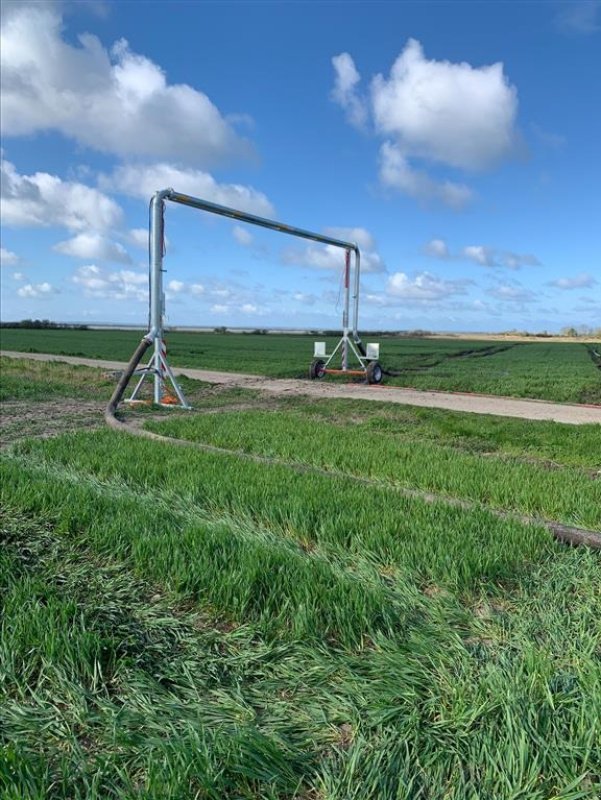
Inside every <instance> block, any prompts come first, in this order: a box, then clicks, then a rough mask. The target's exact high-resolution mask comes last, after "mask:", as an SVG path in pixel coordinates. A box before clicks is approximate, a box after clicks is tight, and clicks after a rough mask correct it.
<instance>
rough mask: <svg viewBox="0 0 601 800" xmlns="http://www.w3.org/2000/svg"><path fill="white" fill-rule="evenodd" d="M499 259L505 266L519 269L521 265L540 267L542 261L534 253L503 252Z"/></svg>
mask: <svg viewBox="0 0 601 800" xmlns="http://www.w3.org/2000/svg"><path fill="white" fill-rule="evenodd" d="M499 260H500V261H501V264H502V265H503V266H504V267H508V268H509V269H519V268H520V267H540V266H541V262H540V261H539V259H538V258H537V257H536V256H535V255H533V254H532V253H510V252H505V253H501V255H500V256H499Z"/></svg>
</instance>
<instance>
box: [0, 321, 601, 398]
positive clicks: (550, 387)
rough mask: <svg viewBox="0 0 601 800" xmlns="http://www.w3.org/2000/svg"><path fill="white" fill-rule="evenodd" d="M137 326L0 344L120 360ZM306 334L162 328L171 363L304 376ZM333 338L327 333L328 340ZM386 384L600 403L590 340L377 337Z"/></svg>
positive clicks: (22, 337)
mask: <svg viewBox="0 0 601 800" xmlns="http://www.w3.org/2000/svg"><path fill="white" fill-rule="evenodd" d="M139 338H140V332H137V331H69V330H44V331H40V330H17V329H3V330H2V332H1V344H2V348H3V349H6V350H22V351H26V352H38V353H44V352H46V353H58V354H63V355H74V356H86V357H88V358H103V359H115V360H119V361H125V360H127V359H128V358H129V357H130V355H131V353H132V352H133V350H134V348H135V345H136V343H137V341H138V340H139ZM313 338H314V337H311V336H294V335H277V334H268V335H254V334H213V333H184V332H174V333H169V334H168V336H167V342H168V347H169V356H170V359H171V361H172V363H173V364H174V365H176V366H181V367H197V368H200V369H217V370H225V371H231V372H249V373H252V374H256V375H268V376H271V377H276V378H286V377H288V378H289V377H295V378H297V377H305V376H306V375H307V371H308V366H309V363H310V361H311V358H312V353H313V344H312V340H313ZM335 341H336V340H335V339H330V340H329V342H330V344H332V343H334V342H335ZM380 343H381V362H382V365H383V367H384V369H385V370H386V371H387V372H388V373H389V374H388V375H387V376H386V382H387V383H388V384H391V385H397V386H412V387H415V388H418V389H436V390H440V391H459V392H480V393H484V394H498V395H510V396H515V397H531V398H539V399H544V400H556V401H559V402H572V403H601V370H600V369H599V367H598V363H599V361H598V359H596V357H595V356H594V346H593V345H586V344H580V343H573V342H565V343H564V342H526V343H523V342H502V341H481V340H478V341H475V340H465V339H453V338H449V339H438V338H436V339H433V338H432V339H428V338H393V337H391V338H387V337H382V338H381V339H380Z"/></svg>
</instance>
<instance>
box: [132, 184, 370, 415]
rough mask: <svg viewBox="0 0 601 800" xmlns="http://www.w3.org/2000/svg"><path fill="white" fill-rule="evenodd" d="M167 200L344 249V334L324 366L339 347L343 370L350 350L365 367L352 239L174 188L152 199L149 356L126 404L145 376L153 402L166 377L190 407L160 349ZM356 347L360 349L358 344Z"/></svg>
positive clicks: (355, 247) (357, 255)
mask: <svg viewBox="0 0 601 800" xmlns="http://www.w3.org/2000/svg"><path fill="white" fill-rule="evenodd" d="M166 200H169V201H171V202H172V203H179V204H180V205H183V206H188V207H190V208H196V209H198V210H200V211H208V212H209V213H211V214H218V215H220V216H222V217H229V218H231V219H235V220H238V221H240V222H247V223H249V224H250V225H258V226H260V227H262V228H269V229H270V230H273V231H278V232H279V233H286V234H288V235H290V236H297V237H299V238H301V239H309V240H311V241H314V242H319V243H320V244H326V245H332V246H333V247H339V248H341V249H343V250H345V251H346V261H345V281H344V311H343V315H342V337H341V339H340V341H339V342H338V344H337V345H336V348H335V350H334V352H333V353H332V354H331V356H330V357H329V358H328V362H327V363H328V364H329V363H330V362H331V360H332V357H333V356H334V353H336V352H337V351H338V350H339V348H342V371H343V372H346V371H347V370H348V363H349V351H350V352H352V353H353V354H354V355H355V357H356V358H357V359H358V361H359V363H360V364H361V367H362V368H364V365H365V359H364V358H363V357H362V356H361V355H360V354H359V352H358V349H360V348H361V338H360V337H359V333H358V322H359V286H360V271H361V253H360V250H359V247H358V245H357V244H356V242H346V241H344V240H342V239H336V238H334V237H332V236H324V235H323V234H320V233H314V232H313V231H308V230H304V229H303V228H296V227H294V226H292V225H286V224H284V223H282V222H277V221H275V220H271V219H266V218H264V217H258V216H256V215H254V214H248V213H246V212H244V211H238V210H237V209H234V208H228V207H227V206H222V205H218V204H217V203H211V202H209V201H208V200H202V199H201V198H199V197H192V196H190V195H187V194H182V193H181V192H176V191H175V190H174V189H162V190H161V191H158V192H156V193H155V194H154V196H153V197H152V200H151V201H150V230H149V237H150V239H149V242H150V297H149V307H150V328H149V330H148V333H147V334H146V335H145V337H144V338H145V339H146V340H147V341H148V342H149V343H153V342H154V352H153V355H152V357H151V359H150V361H149V362H148V364H147V365H146V367H143V368H142V369H141V370H140V373H139V374H141V377H140V378H139V380H138V383H137V385H136V387H135V389H134V391H133V393H132V395H131V397H130V398H129V402H132V401H135V400H136V398H137V396H138V394H139V392H140V389H141V387H142V384H143V382H144V380H145V378H146V377H147V376H149V375H153V376H154V402H155V403H156V404H157V405H164V403H163V402H162V391H163V385H164V382H165V378H168V379H169V382H170V383H171V384H172V386H173V389H174V391H175V393H176V395H177V399H178V401H179V405H181V406H182V407H183V408H190V406H189V405H188V403H187V401H186V398H185V396H184V394H183V392H182V390H181V388H180V386H179V385H178V383H177V381H176V379H175V376H174V375H173V372H172V370H171V368H170V366H169V363H168V360H167V357H166V354H165V351H164V336H163V325H164V315H165V295H164V292H163V272H164V269H163V257H164V232H165V201H166ZM351 252H352V253H354V265H353V266H354V276H353V277H354V282H353V283H354V291H353V324H352V328H351V326H350V324H349V314H350V299H351V295H350V284H351V279H350V271H351V267H350V254H351ZM357 346H358V347H357Z"/></svg>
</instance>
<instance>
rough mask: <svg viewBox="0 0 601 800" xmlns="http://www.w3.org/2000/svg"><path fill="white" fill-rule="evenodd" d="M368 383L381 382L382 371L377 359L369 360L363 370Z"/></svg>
mask: <svg viewBox="0 0 601 800" xmlns="http://www.w3.org/2000/svg"><path fill="white" fill-rule="evenodd" d="M365 376H366V378H367V382H368V383H382V378H383V377H384V373H383V371H382V367H381V366H380V362H379V361H370V362H369V364H368V365H367V369H366V370H365Z"/></svg>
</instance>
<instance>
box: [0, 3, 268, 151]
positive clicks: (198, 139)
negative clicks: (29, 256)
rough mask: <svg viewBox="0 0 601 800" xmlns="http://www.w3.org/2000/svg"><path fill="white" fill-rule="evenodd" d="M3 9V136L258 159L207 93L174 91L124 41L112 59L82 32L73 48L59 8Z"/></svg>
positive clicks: (40, 5) (157, 69)
mask: <svg viewBox="0 0 601 800" xmlns="http://www.w3.org/2000/svg"><path fill="white" fill-rule="evenodd" d="M6 6H7V8H6V9H4V13H3V16H2V43H1V45H2V46H1V62H0V70H1V76H2V83H1V107H0V108H1V119H2V133H3V135H11V136H15V135H16V136H22V135H27V134H32V133H36V132H40V131H52V130H54V131H58V132H60V133H62V134H63V135H65V136H67V137H69V138H71V139H74V140H75V141H77V142H78V143H79V144H82V145H85V146H87V147H90V148H92V149H94V150H100V151H103V152H107V153H113V154H116V155H119V156H129V155H135V156H137V157H140V156H142V157H150V158H177V159H178V160H180V161H186V162H187V163H190V164H196V165H200V166H207V165H210V164H214V163H219V162H221V161H223V160H224V159H229V158H231V157H238V156H248V155H249V154H250V153H251V152H252V148H251V146H250V145H249V143H248V142H247V141H246V140H245V139H243V138H241V137H240V136H238V134H237V133H236V131H235V130H234V128H233V127H232V125H231V123H230V122H229V121H228V120H227V119H225V118H224V117H223V116H222V114H221V113H220V111H219V109H218V108H217V107H216V106H215V105H214V104H213V103H212V102H211V100H210V99H209V98H208V97H207V95H206V94H204V93H203V92H201V91H199V90H197V89H195V88H193V87H191V86H188V85H187V84H169V82H168V80H167V77H166V75H165V73H164V71H163V70H162V68H161V67H160V66H159V65H158V64H155V63H154V62H153V61H151V60H150V59H149V58H146V57H145V56H143V55H140V54H137V53H135V52H133V51H132V50H131V49H130V47H129V44H128V43H127V41H125V39H120V40H119V41H117V42H116V43H115V44H114V45H113V46H112V48H111V49H110V50H107V49H106V48H105V47H104V46H103V45H102V43H101V42H100V40H99V39H98V38H97V37H96V36H92V35H90V34H88V33H84V34H81V35H79V36H78V37H77V43H76V44H71V43H70V42H69V41H67V39H66V37H65V35H64V32H63V24H62V17H61V13H60V5H59V4H53V3H35V4H31V3H30V4H25V3H19V4H17V3H11V4H6Z"/></svg>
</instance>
